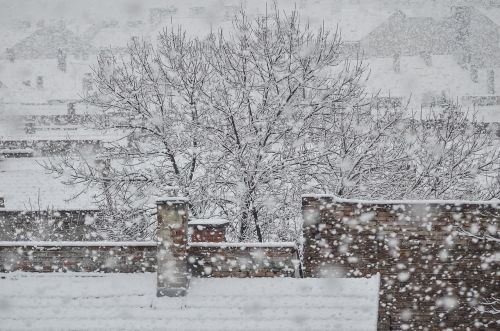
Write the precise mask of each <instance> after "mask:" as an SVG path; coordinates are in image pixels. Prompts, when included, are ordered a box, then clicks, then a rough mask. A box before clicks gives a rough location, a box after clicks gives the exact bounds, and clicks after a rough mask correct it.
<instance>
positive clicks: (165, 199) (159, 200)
mask: <svg viewBox="0 0 500 331" xmlns="http://www.w3.org/2000/svg"><path fill="white" fill-rule="evenodd" d="M188 201H189V198H186V197H180V196H179V197H160V198H157V199H156V204H160V203H163V202H188Z"/></svg>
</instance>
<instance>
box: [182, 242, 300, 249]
mask: <svg viewBox="0 0 500 331" xmlns="http://www.w3.org/2000/svg"><path fill="white" fill-rule="evenodd" d="M187 245H188V247H207V248H211V247H215V248H297V244H296V243H294V242H292V241H279V242H263V243H261V242H256V243H228V242H221V243H214V242H188V243H187Z"/></svg>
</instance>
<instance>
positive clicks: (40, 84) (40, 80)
mask: <svg viewBox="0 0 500 331" xmlns="http://www.w3.org/2000/svg"><path fill="white" fill-rule="evenodd" d="M36 88H37V89H39V90H41V89H43V76H37V77H36Z"/></svg>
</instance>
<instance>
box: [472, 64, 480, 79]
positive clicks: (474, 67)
mask: <svg viewBox="0 0 500 331" xmlns="http://www.w3.org/2000/svg"><path fill="white" fill-rule="evenodd" d="M470 79H471V80H472V81H473V82H474V83H477V82H478V79H479V74H478V71H477V66H476V65H475V64H472V65H471V66H470Z"/></svg>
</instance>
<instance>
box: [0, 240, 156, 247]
mask: <svg viewBox="0 0 500 331" xmlns="http://www.w3.org/2000/svg"><path fill="white" fill-rule="evenodd" d="M19 246H25V247H28V246H29V247H157V246H158V243H157V242H156V241H0V247H19Z"/></svg>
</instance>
